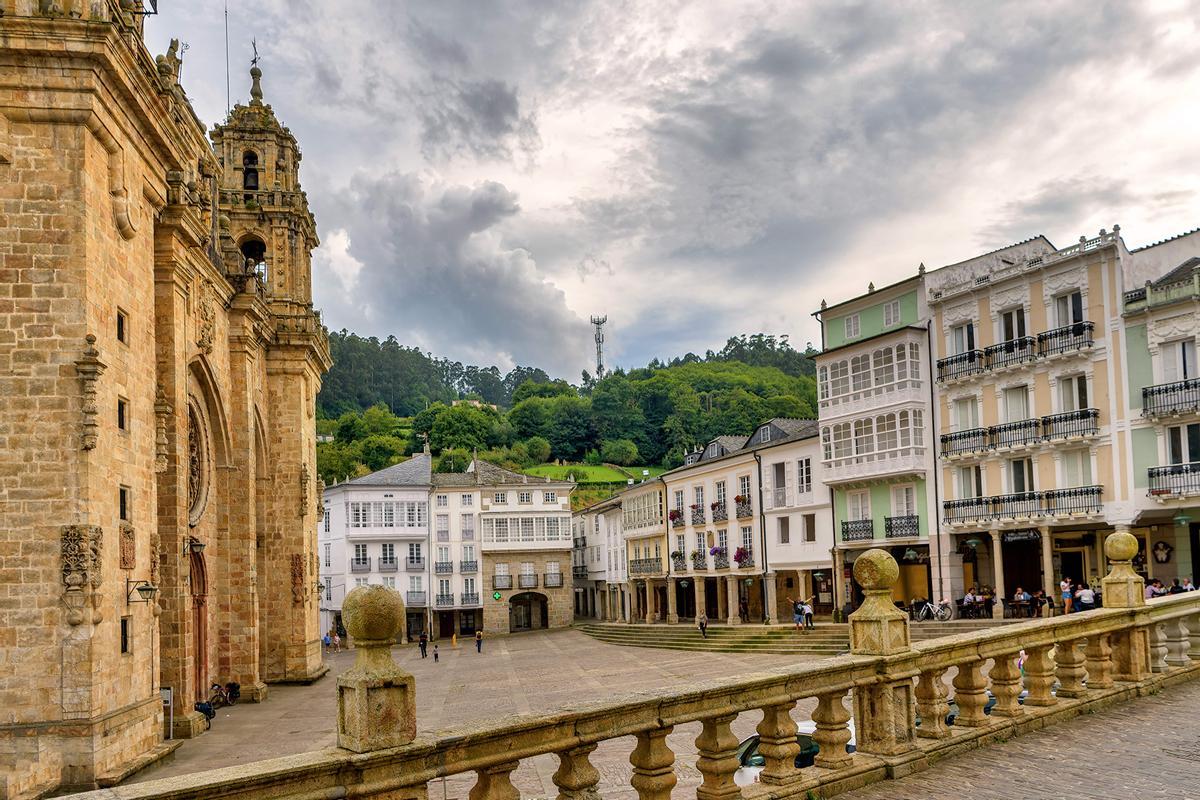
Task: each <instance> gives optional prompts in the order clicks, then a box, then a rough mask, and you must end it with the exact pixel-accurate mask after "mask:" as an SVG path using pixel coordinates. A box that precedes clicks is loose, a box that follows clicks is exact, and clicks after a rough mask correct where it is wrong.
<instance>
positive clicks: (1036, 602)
mask: <svg viewBox="0 0 1200 800" xmlns="http://www.w3.org/2000/svg"><path fill="white" fill-rule="evenodd" d="M1049 602H1050V600H1049V599H1048V598H1047V597H1046V590H1045V589H1038V590H1037V591H1036V592H1034V593H1033V604H1032V605H1031V607H1030V611H1029V616H1031V617H1040V616H1041V615H1042V609H1043V608H1044V607H1045V606H1046V604H1047V603H1049Z"/></svg>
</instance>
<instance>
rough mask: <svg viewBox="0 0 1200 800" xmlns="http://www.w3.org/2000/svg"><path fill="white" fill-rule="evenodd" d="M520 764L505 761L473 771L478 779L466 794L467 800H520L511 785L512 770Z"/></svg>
mask: <svg viewBox="0 0 1200 800" xmlns="http://www.w3.org/2000/svg"><path fill="white" fill-rule="evenodd" d="M520 764H521V762H519V761H506V762H504V763H503V764H497V765H495V766H494V767H485V768H484V769H478V770H475V774H476V775H477V776H478V778H477V779H476V781H475V785H474V786H472V787H471V791H470V792H469V793H468V794H467V798H468V800H521V793H520V792H518V791H517V787H515V786H513V784H512V774H513V770H515V769H516V768H517V767H518V766H520Z"/></svg>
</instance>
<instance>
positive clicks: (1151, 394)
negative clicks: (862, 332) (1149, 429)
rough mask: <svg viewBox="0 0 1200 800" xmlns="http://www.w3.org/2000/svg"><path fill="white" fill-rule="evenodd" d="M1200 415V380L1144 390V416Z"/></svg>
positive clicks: (1192, 379) (1163, 384) (1191, 379)
mask: <svg viewBox="0 0 1200 800" xmlns="http://www.w3.org/2000/svg"><path fill="white" fill-rule="evenodd" d="M1196 413H1200V379H1198V378H1188V379H1187V380H1185V381H1176V382H1175V383H1160V384H1158V385H1156V386H1147V387H1145V388H1144V389H1142V416H1143V417H1149V418H1151V419H1154V418H1157V417H1178V416H1183V415H1185V414H1196Z"/></svg>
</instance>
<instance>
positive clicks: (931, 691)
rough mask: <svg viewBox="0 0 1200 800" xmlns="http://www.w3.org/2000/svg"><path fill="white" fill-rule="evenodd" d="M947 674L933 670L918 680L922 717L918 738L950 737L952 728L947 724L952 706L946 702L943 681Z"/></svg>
mask: <svg viewBox="0 0 1200 800" xmlns="http://www.w3.org/2000/svg"><path fill="white" fill-rule="evenodd" d="M945 674H946V670H945V669H931V670H926V671H925V672H922V673H921V676H920V677H919V678H917V715H918V716H920V717H921V724H920V725H918V726H917V736H921V737H923V738H926V739H944V738H946V737H947V736H949V735H950V727H949V726H948V725H947V724H946V715H947V714H949V713H950V704H949V703H948V702H947V701H946V694H947V693H946V683H945V681H944V680H943V679H942V676H944V675H945Z"/></svg>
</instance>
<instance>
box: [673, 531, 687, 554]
mask: <svg viewBox="0 0 1200 800" xmlns="http://www.w3.org/2000/svg"><path fill="white" fill-rule="evenodd" d="M675 549H676V550H677V551H678V552H680V553H686V552H687V537H686V536H684V535H683V534H682V533H681V534H679V535H677V536H676V537H675Z"/></svg>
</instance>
